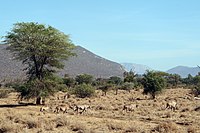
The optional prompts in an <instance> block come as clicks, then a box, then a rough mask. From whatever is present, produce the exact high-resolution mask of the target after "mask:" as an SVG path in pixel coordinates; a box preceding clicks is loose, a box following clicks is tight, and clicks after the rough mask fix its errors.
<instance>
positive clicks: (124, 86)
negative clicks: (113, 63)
mask: <svg viewBox="0 0 200 133" xmlns="http://www.w3.org/2000/svg"><path fill="white" fill-rule="evenodd" d="M120 89H122V90H127V91H128V92H130V91H131V90H132V89H134V84H133V83H128V82H125V83H123V84H122V86H121V87H120Z"/></svg>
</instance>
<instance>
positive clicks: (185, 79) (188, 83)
mask: <svg viewBox="0 0 200 133" xmlns="http://www.w3.org/2000/svg"><path fill="white" fill-rule="evenodd" d="M182 83H184V84H186V85H187V86H189V85H192V84H194V80H193V76H192V75H191V74H188V77H187V78H184V79H182Z"/></svg>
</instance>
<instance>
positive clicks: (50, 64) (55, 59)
mask: <svg viewBox="0 0 200 133" xmlns="http://www.w3.org/2000/svg"><path fill="white" fill-rule="evenodd" d="M5 43H6V44H9V46H8V48H7V49H8V50H10V51H11V52H12V53H14V57H15V59H18V60H21V61H22V63H23V64H25V66H26V68H25V69H24V70H26V72H27V77H28V81H27V83H32V82H33V81H36V80H37V81H36V82H34V83H38V81H39V83H40V84H41V83H44V85H43V88H45V92H47V91H46V90H48V89H49V86H51V85H48V84H49V82H47V84H45V83H46V82H45V79H47V77H51V76H52V75H53V73H55V72H56V70H57V69H61V68H63V67H64V65H63V63H62V61H61V60H66V59H68V58H69V57H70V56H73V55H74V54H73V53H72V52H71V50H72V49H73V48H74V45H73V44H72V42H71V40H70V39H69V36H68V35H65V34H64V33H62V32H60V31H59V30H57V29H55V28H53V27H51V26H46V25H43V24H38V23H34V22H28V23H24V22H22V23H16V24H14V27H13V29H12V30H11V31H10V32H8V33H7V35H6V36H5ZM27 89H28V90H27V95H30V96H32V97H36V98H37V100H36V104H40V102H39V101H40V99H41V96H43V95H42V94H43V92H44V91H43V90H42V89H35V87H31V86H30V85H29V87H28V88H27ZM35 91H36V92H37V93H34V94H33V92H35ZM47 94H48V92H47V93H45V96H46V95H47Z"/></svg>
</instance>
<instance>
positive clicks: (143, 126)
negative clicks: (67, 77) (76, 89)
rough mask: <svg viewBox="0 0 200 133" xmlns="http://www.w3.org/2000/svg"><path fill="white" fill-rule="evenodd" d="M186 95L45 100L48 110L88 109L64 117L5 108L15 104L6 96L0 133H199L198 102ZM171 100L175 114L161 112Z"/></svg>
mask: <svg viewBox="0 0 200 133" xmlns="http://www.w3.org/2000/svg"><path fill="white" fill-rule="evenodd" d="M189 92H190V90H189V89H167V90H164V92H163V93H162V94H160V95H158V96H157V98H156V100H151V99H149V97H148V96H144V95H142V90H132V91H131V92H130V93H129V92H127V91H122V90H120V91H119V93H118V95H115V92H114V91H109V92H108V93H107V96H102V93H101V92H100V91H97V94H96V96H93V97H92V98H84V99H81V98H76V97H75V96H73V95H72V96H71V97H70V98H68V99H66V100H64V99H63V96H64V93H62V92H59V93H57V94H56V95H55V96H54V97H50V98H48V99H47V100H46V104H47V105H49V106H52V107H55V106H56V105H59V104H64V103H66V104H67V103H75V104H78V105H79V104H80V105H82V104H87V105H90V106H91V109H89V110H88V111H87V112H85V113H83V114H76V113H75V112H74V111H73V110H69V112H68V113H66V114H63V113H59V114H55V113H53V112H51V111H49V112H45V113H43V112H40V107H41V106H34V105H29V106H22V105H20V106H14V107H9V105H17V103H18V102H17V93H10V94H9V96H8V98H2V99H0V133H3V132H11V133H20V132H22V133H43V132H44V133H71V132H72V133H73V132H77V133H129V132H132V133H158V132H162V133H200V111H195V110H194V109H195V108H196V107H199V106H200V100H195V99H193V97H191V96H189V95H188V94H189ZM57 97H59V99H58V98H57ZM172 100H176V101H177V104H178V110H175V111H171V110H169V109H166V110H165V107H166V102H167V101H172ZM24 102H27V101H24ZM29 102H30V101H29ZM125 104H137V105H138V108H136V109H135V110H134V111H133V112H125V111H122V109H123V106H124V105H125ZM6 105H7V106H6Z"/></svg>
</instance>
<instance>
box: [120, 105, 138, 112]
mask: <svg viewBox="0 0 200 133" xmlns="http://www.w3.org/2000/svg"><path fill="white" fill-rule="evenodd" d="M137 107H138V105H137V104H130V105H124V107H123V111H126V112H128V111H131V112H132V111H134V110H135V108H137Z"/></svg>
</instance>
